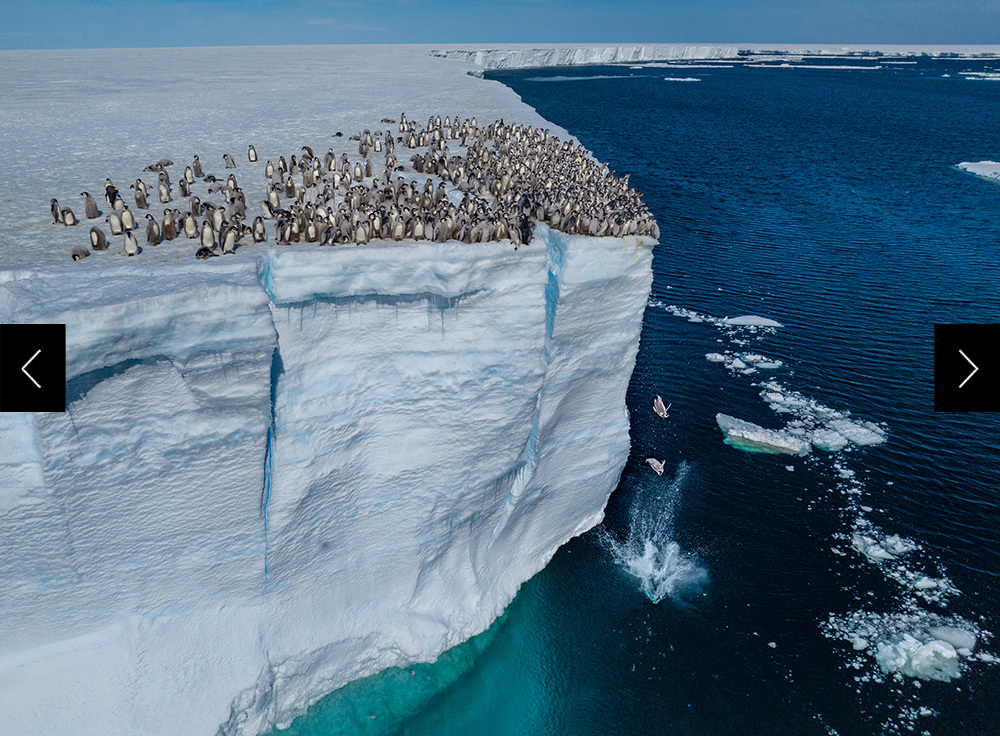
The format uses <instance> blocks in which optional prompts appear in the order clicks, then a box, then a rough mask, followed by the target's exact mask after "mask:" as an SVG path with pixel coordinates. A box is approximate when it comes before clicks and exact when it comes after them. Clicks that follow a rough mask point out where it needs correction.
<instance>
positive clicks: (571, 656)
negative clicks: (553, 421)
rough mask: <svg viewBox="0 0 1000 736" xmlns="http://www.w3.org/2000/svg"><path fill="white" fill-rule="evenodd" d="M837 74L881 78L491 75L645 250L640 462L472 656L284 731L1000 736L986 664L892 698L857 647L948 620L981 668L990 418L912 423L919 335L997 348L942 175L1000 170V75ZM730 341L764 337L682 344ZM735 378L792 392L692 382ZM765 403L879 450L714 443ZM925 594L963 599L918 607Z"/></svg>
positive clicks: (984, 192)
mask: <svg viewBox="0 0 1000 736" xmlns="http://www.w3.org/2000/svg"><path fill="white" fill-rule="evenodd" d="M828 63H829V64H831V65H838V64H849V65H867V66H869V67H875V66H881V68H878V69H876V68H871V69H867V70H844V69H779V68H742V67H739V66H737V67H734V68H710V69H701V68H683V69H662V68H646V69H639V70H632V69H628V68H626V67H602V68H588V69H585V70H584V69H570V70H567V69H559V70H546V71H539V70H530V71H522V72H504V73H493V74H491V75H490V76H491V77H492V78H494V79H498V80H500V81H501V82H503V83H504V84H507V85H509V86H511V87H512V88H513V89H514V90H515V91H516V92H518V94H520V95H521V96H522V98H523V99H524V101H525V102H527V103H528V104H530V105H532V106H534V107H535V108H536V109H538V111H539V112H540V113H541V114H542V115H543V116H544V117H546V118H547V119H549V120H552V121H553V122H555V123H558V124H559V125H562V126H563V127H565V128H566V129H568V130H570V131H571V132H572V133H573V134H574V135H576V136H577V137H579V139H580V140H581V141H582V142H583V143H584V144H585V145H586V146H587V147H588V148H589V149H591V150H592V151H593V152H594V153H595V155H596V156H597V157H598V158H599V159H600V160H602V161H604V160H607V161H610V164H611V166H612V167H613V168H615V169H617V170H618V171H619V172H623V173H624V172H629V173H631V174H632V178H631V182H632V184H633V185H635V186H636V187H638V188H639V189H640V190H641V191H643V192H644V193H645V196H646V199H647V201H648V202H649V204H650V207H651V209H652V210H653V212H654V213H655V214H656V216H657V220H658V222H659V224H660V228H661V231H662V238H661V244H660V245H659V246H658V247H657V248H656V250H655V252H654V254H655V261H654V273H655V277H654V284H653V294H652V298H651V306H650V307H649V308H648V309H647V312H646V316H645V320H644V325H643V334H642V343H641V346H640V352H639V357H638V361H637V365H636V369H635V373H634V375H633V377H632V382H631V385H630V389H629V395H628V406H629V409H630V413H631V418H632V445H633V450H632V455H631V457H630V459H629V462H628V464H627V466H626V468H625V470H624V472H623V474H622V477H621V481H620V484H619V487H618V489H617V490H616V491H615V493H614V495H613V496H612V498H611V499H610V501H609V504H608V509H607V518H606V520H605V522H604V524H603V525H602V526H601V527H599V528H597V529H595V530H593V531H591V532H589V533H588V534H586V535H584V536H583V537H581V538H579V539H576V540H573V541H572V542H570V543H569V544H567V545H566V546H565V547H564V548H563V549H561V550H560V551H559V552H558V553H557V554H556V556H555V558H554V559H553V560H552V562H551V563H550V564H549V566H548V567H546V569H545V570H543V571H542V572H541V573H539V574H538V575H537V576H536V577H535V578H533V579H532V580H530V581H528V582H527V583H526V584H525V585H524V586H523V587H522V589H521V591H520V592H519V594H518V596H517V598H516V599H515V600H514V602H513V603H512V604H511V606H510V607H509V608H508V610H507V612H506V613H505V615H504V617H503V618H502V619H500V620H499V621H498V622H497V623H496V624H494V626H493V627H492V628H491V629H490V630H489V631H488V632H486V633H485V634H483V635H481V636H480V637H476V638H475V639H473V640H471V641H470V642H467V643H466V644H463V645H461V646H459V647H456V648H455V649H453V650H451V651H449V652H447V653H446V654H445V655H443V656H442V657H441V658H440V659H439V661H438V662H437V663H433V664H427V665H417V666H414V667H411V668H406V669H402V670H390V671H386V672H383V673H380V674H378V675H375V676H373V677H371V678H367V679H365V680H361V681H358V682H356V683H352V684H351V685H349V686H348V687H346V688H344V689H342V690H341V691H338V692H337V693H334V694H332V695H331V696H329V697H328V698H326V699H324V700H323V701H321V702H320V703H318V704H317V705H316V706H314V708H313V709H311V710H310V712H309V713H308V714H307V715H306V716H304V717H302V718H300V719H298V720H297V721H296V722H295V724H294V725H293V727H292V728H291V730H290V731H289V732H288V733H292V734H316V735H319V734H323V735H326V734H330V735H332V734H412V735H417V734H421V735H423V734H426V735H428V736H430V735H432V734H433V735H435V736H444V735H450V734H497V735H498V736H500V735H507V734H517V735H518V736H527V735H529V734H669V735H671V736H672V735H675V734H676V735H677V736H680V735H682V734H683V735H690V736H703V735H709V734H711V735H715V734H719V735H723V734H725V735H729V734H732V735H733V736H736V735H737V734H738V735H739V736H746V735H749V734H831V733H836V734H840V735H841V736H848V735H854V734H857V735H859V736H867V735H871V734H882V733H885V734H895V733H910V732H915V733H922V732H927V733H931V734H935V735H936V736H937V735H946V736H950V735H951V734H954V735H955V736H978V735H986V734H998V733H1000V668H998V667H997V666H995V665H991V664H989V663H987V662H981V661H971V662H966V664H965V665H964V666H963V673H962V676H961V677H960V678H959V679H957V680H953V681H951V682H939V681H933V680H917V679H914V678H912V677H900V678H899V679H898V680H897V679H895V678H893V677H891V676H885V675H884V673H882V671H881V669H880V668H879V667H878V665H877V663H876V662H875V660H874V656H873V651H872V650H874V649H875V648H876V645H877V641H876V639H874V638H873V639H872V641H871V644H870V646H869V649H868V650H860V651H856V650H855V649H854V648H853V647H852V645H851V642H850V637H851V636H852V635H857V634H858V632H859V631H862V630H864V631H866V632H867V633H868V635H874V636H875V637H877V636H879V635H882V636H886V637H888V639H887V640H889V639H892V632H893V631H895V629H893V622H898V621H899V619H900V617H903V616H910V617H912V618H913V621H912V622H911V623H910V624H908V625H909V626H910V629H909V630H918V629H920V628H921V627H924V628H926V627H927V626H930V625H932V624H933V623H935V622H939V621H940V619H950V618H954V617H958V620H960V621H961V622H962V623H963V625H965V626H966V627H967V628H968V629H970V630H974V631H976V632H977V633H978V635H979V637H980V642H979V643H978V646H977V652H982V651H988V652H993V653H997V651H998V649H1000V643H998V641H997V639H996V638H991V637H990V636H989V635H990V633H991V632H997V633H998V634H1000V501H998V494H1000V418H998V416H997V415H986V414H977V415H949V414H934V413H933V410H932V409H933V406H932V404H933V391H932V376H933V354H932V351H933V342H932V340H933V325H934V323H935V322H998V321H1000V285H998V274H1000V269H998V265H1000V264H998V261H1000V217H998V214H1000V186H997V185H996V184H993V183H990V182H987V181H985V180H982V179H978V178H975V177H973V176H971V175H969V174H966V173H963V172H961V171H959V170H957V169H956V168H955V164H957V163H959V162H961V161H977V160H982V159H990V158H992V159H994V160H996V159H1000V137H998V135H997V121H1000V82H986V81H971V80H968V79H965V78H963V77H962V76H961V75H960V72H962V71H984V70H986V71H989V70H991V69H992V67H994V66H1000V65H998V64H996V63H991V62H973V61H963V60H938V61H933V60H921V61H920V62H919V63H917V64H909V65H886V64H879V63H878V62H877V61H871V60H869V61H857V60H850V61H846V62H845V61H843V60H832V61H830V62H828ZM665 76H683V77H696V78H698V79H700V81H699V82H697V83H666V82H664V81H663V78H664V77H665ZM671 307H673V308H674V309H671ZM681 310H689V311H685V312H682V311H681ZM677 314H682V315H686V316H677ZM745 314H756V315H761V316H764V317H768V318H770V319H773V320H776V321H778V322H779V323H780V324H781V325H782V327H780V328H776V329H773V330H756V331H754V330H750V329H746V328H744V329H737V328H727V327H725V326H722V325H719V324H718V323H717V322H714V321H713V320H711V319H708V320H705V319H701V318H699V317H698V316H697V315H703V316H707V317H722V316H726V315H729V316H732V315H745ZM692 317H693V318H694V320H695V321H690V320H691V318H692ZM699 319H700V320H701V321H698V320H699ZM726 351H729V352H731V353H745V352H751V353H758V354H762V355H765V356H766V357H768V358H771V359H775V360H780V361H781V362H782V365H781V367H780V368H776V369H771V370H766V371H764V370H761V371H758V372H757V373H754V374H743V373H741V372H739V371H729V370H727V369H726V368H725V367H724V366H723V365H721V364H719V363H713V362H709V361H707V360H706V359H705V355H706V354H707V353H713V352H718V353H724V352H726ZM766 380H774V381H776V382H777V383H778V384H779V385H780V386H781V387H782V389H783V390H784V391H785V392H786V393H790V392H797V393H798V394H801V395H802V396H804V397H808V398H809V399H813V400H815V401H816V402H818V403H819V404H822V405H823V406H824V407H829V408H831V409H835V410H840V411H847V412H850V418H851V419H852V420H859V421H868V422H873V423H877V424H878V425H879V426H880V427H881V428H882V429H883V430H884V431H885V432H886V441H885V442H884V443H882V444H880V445H877V446H872V447H857V446H854V447H849V448H848V449H845V450H843V451H841V452H839V453H835V454H827V453H824V452H822V451H820V450H815V449H814V450H813V452H812V453H811V454H810V455H809V456H807V457H806V458H790V457H788V456H773V455H762V454H749V453H745V452H741V451H740V450H738V449H734V448H732V447H729V446H727V445H725V444H724V443H723V442H722V435H721V433H720V431H719V429H718V428H717V426H716V422H715V414H716V413H717V412H724V413H726V414H731V415H733V416H736V417H739V418H741V419H744V420H748V421H751V422H755V423H757V424H760V425H762V426H766V427H769V428H776V429H777V428H781V427H783V426H786V424H787V422H788V421H789V420H791V419H794V417H791V416H790V415H787V414H778V413H775V412H774V411H772V410H771V409H770V408H769V407H768V405H767V404H766V403H765V402H764V401H763V400H762V397H761V386H759V385H755V384H758V383H760V382H762V381H766ZM656 393H660V394H662V395H663V396H664V398H665V400H666V401H668V402H672V404H673V407H672V409H671V416H670V419H669V420H667V421H663V420H661V419H659V418H658V417H656V416H655V415H654V414H653V413H652V411H651V408H650V407H651V402H652V398H653V396H654V395H655V394H656ZM651 456H652V457H657V458H659V459H661V460H665V462H666V467H667V470H666V471H665V472H664V474H663V476H662V477H660V476H656V475H655V474H653V473H652V471H651V470H650V468H649V467H648V466H647V464H646V462H645V459H646V458H647V457H651ZM788 468H791V470H789V469H788ZM851 474H853V475H851ZM866 509H867V510H866ZM859 519H865V520H867V521H868V522H869V523H870V524H871V525H872V526H868V527H864V526H862V527H858V526H857V524H858V520H859ZM872 528H875V529H877V530H881V532H882V533H883V536H886V535H894V534H898V535H900V536H901V537H903V538H904V539H908V540H911V541H912V542H913V543H914V544H915V545H916V549H914V550H912V551H910V552H907V553H904V554H901V555H900V556H899V559H898V560H896V561H893V563H892V564H891V565H885V564H876V563H873V562H871V561H869V560H868V559H866V558H865V557H864V556H863V555H861V554H860V553H859V552H858V551H857V550H856V549H855V548H854V546H853V544H852V539H853V534H854V533H855V532H857V531H858V530H859V529H860V530H861V531H862V532H863V531H865V530H869V531H870V530H871V529H872ZM646 542H650V543H651V544H652V545H653V549H652V550H650V549H649V547H648V546H647V545H646ZM647 553H648V554H647ZM908 575H909V576H911V577H907V576H908ZM923 575H927V576H929V577H931V578H934V579H947V580H948V581H949V584H950V585H951V586H953V587H954V588H956V589H957V590H958V591H959V592H955V593H952V594H949V595H946V596H942V597H941V598H940V599H939V600H937V601H935V600H933V599H932V600H926V599H925V598H922V597H920V596H918V595H917V594H916V593H915V589H914V586H913V585H912V581H913V580H914V579H915V578H914V577H912V576H923ZM654 600H658V601H659V602H655V603H654ZM831 615H832V616H833V618H834V625H831V624H830V617H831ZM866 626H867V627H868V628H867V629H864V627H866ZM897 628H899V627H897ZM903 628H905V627H903ZM901 630H902V629H900V631H901ZM897 633H898V632H897ZM855 665H857V666H855ZM876 680H881V681H880V682H879V681H876ZM922 708H923V709H925V711H926V712H922V711H921V709H922ZM910 729H913V730H912V731H911V730H910Z"/></svg>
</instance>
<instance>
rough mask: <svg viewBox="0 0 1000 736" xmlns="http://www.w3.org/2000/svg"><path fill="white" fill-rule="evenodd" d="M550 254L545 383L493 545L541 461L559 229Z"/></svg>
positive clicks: (560, 256) (561, 254) (561, 252)
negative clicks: (539, 452)
mask: <svg viewBox="0 0 1000 736" xmlns="http://www.w3.org/2000/svg"><path fill="white" fill-rule="evenodd" d="M546 243H547V251H546V254H547V256H548V265H549V271H548V282H547V283H546V284H545V344H544V346H543V347H542V386H541V388H540V389H539V390H538V396H537V398H536V399H535V411H534V414H533V415H532V417H531V431H530V432H529V433H528V440H527V442H526V443H525V447H524V465H522V466H521V469H520V471H519V472H518V473H517V476H516V477H515V478H514V482H513V483H512V484H511V488H510V491H509V492H508V493H507V500H506V501H505V502H504V507H503V512H502V513H501V514H500V519H499V520H498V521H497V524H496V526H495V527H494V528H493V533H492V534H491V535H490V541H489V544H488V545H487V547H491V546H493V543H494V542H495V541H496V538H497V537H498V536H499V534H500V532H501V531H503V528H504V526H506V525H507V520H508V519H509V518H510V514H511V512H512V511H513V510H514V506H515V505H516V504H517V501H518V499H519V498H520V497H521V494H522V493H523V492H524V489H525V488H527V487H528V483H530V482H531V478H532V476H533V475H534V473H535V467H536V466H537V465H538V433H539V423H540V415H541V409H542V396H543V395H544V394H545V381H546V378H547V374H548V370H549V351H550V348H551V346H552V336H553V335H554V334H555V325H556V308H557V307H558V306H559V294H560V283H561V281H562V271H563V267H564V266H565V265H566V243H565V241H564V240H563V239H562V238H561V237H560V236H559V235H558V234H556V233H554V232H552V231H549V232H548V233H547V236H546Z"/></svg>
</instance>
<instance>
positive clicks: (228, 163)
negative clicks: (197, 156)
mask: <svg viewBox="0 0 1000 736" xmlns="http://www.w3.org/2000/svg"><path fill="white" fill-rule="evenodd" d="M222 158H223V159H225V161H226V168H227V169H235V168H236V162H235V161H233V157H232V156H230V155H229V154H228V153H224V154H222Z"/></svg>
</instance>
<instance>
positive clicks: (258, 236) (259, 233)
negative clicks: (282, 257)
mask: <svg viewBox="0 0 1000 736" xmlns="http://www.w3.org/2000/svg"><path fill="white" fill-rule="evenodd" d="M266 238H267V230H265V229H264V218H263V217H255V218H254V221H253V242H255V243H263V242H264V240H265V239H266Z"/></svg>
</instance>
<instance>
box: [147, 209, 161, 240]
mask: <svg viewBox="0 0 1000 736" xmlns="http://www.w3.org/2000/svg"><path fill="white" fill-rule="evenodd" d="M146 219H147V220H148V222H147V223H146V242H147V243H148V244H149V245H159V244H160V226H159V225H158V224H156V218H155V217H153V216H152V215H151V214H149V213H148V212H147V213H146Z"/></svg>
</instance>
